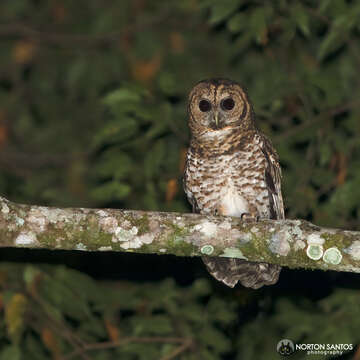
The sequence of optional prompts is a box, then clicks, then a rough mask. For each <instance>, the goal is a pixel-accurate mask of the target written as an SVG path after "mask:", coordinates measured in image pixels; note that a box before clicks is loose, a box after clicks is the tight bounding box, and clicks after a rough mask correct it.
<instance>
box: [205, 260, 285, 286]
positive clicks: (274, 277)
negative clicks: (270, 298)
mask: <svg viewBox="0 0 360 360" xmlns="http://www.w3.org/2000/svg"><path fill="white" fill-rule="evenodd" d="M202 261H203V262H204V264H205V265H206V267H207V269H208V271H209V272H210V274H211V275H212V276H213V277H214V278H215V279H216V280H219V281H222V282H223V283H224V284H225V285H227V286H230V287H234V286H235V285H236V283H237V282H238V281H239V282H240V283H241V285H243V286H246V287H249V288H252V289H259V288H261V287H262V286H264V285H272V284H275V283H276V282H277V281H278V279H279V274H280V270H281V267H280V266H279V265H272V264H267V263H263V262H251V261H246V260H241V259H232V258H222V257H210V256H204V257H202Z"/></svg>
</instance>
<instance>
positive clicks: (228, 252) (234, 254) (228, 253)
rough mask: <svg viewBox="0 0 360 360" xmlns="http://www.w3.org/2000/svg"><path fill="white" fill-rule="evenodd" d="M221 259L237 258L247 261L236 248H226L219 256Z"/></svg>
mask: <svg viewBox="0 0 360 360" xmlns="http://www.w3.org/2000/svg"><path fill="white" fill-rule="evenodd" d="M220 256H221V257H229V258H237V259H245V260H248V258H247V257H246V256H244V254H243V253H242V252H241V250H239V249H237V248H231V247H230V248H226V249H224V252H223V253H222V254H221V255H220Z"/></svg>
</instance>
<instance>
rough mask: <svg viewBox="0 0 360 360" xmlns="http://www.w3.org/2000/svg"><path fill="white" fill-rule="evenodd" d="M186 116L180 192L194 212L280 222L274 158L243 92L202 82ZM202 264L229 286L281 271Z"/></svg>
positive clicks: (213, 261) (234, 263)
mask: <svg viewBox="0 0 360 360" xmlns="http://www.w3.org/2000/svg"><path fill="white" fill-rule="evenodd" d="M188 113H189V128H190V132H191V140H190V146H189V148H188V151H187V156H186V165H185V171H184V190H185V193H186V195H187V198H188V200H189V202H190V203H191V205H192V208H193V212H196V213H201V214H211V215H226V216H235V217H240V218H242V219H243V220H244V221H257V220H259V219H284V205H283V199H282V195H281V169H280V165H279V162H278V155H277V153H276V151H275V149H274V148H273V146H272V144H271V142H270V140H269V139H268V138H267V137H266V136H265V135H264V134H263V133H261V132H260V131H259V130H258V129H257V128H256V126H255V117H254V112H253V107H252V104H251V102H250V100H249V98H248V95H247V93H246V91H245V90H244V89H243V88H242V87H241V86H240V85H239V84H238V83H236V82H234V81H231V80H227V79H210V80H204V81H200V82H199V83H198V84H196V85H195V87H194V88H193V89H192V90H191V92H190V95H189V103H188ZM202 260H203V262H204V263H205V265H206V267H207V269H208V271H209V272H210V274H211V275H212V276H214V277H215V278H216V279H217V280H219V281H222V282H223V283H225V284H226V285H228V286H230V287H234V286H235V285H236V283H237V282H240V283H241V284H242V285H243V286H246V287H250V288H253V289H258V288H260V287H261V286H263V285H270V284H274V283H276V282H277V280H278V278H279V273H280V270H281V267H280V266H278V265H271V264H267V263H263V262H250V261H246V260H242V259H232V258H225V257H209V256H207V257H202Z"/></svg>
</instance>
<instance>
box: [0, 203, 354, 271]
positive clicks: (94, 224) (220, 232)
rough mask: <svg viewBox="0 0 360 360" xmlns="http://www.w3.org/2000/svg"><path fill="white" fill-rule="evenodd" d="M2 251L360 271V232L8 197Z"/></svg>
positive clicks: (2, 214)
mask: <svg viewBox="0 0 360 360" xmlns="http://www.w3.org/2000/svg"><path fill="white" fill-rule="evenodd" d="M0 247H26V248H46V249H67V250H84V251H122V252H137V253H147V254H149V253H153V254H172V255H177V256H201V255H209V256H225V257H234V258H241V259H247V260H251V261H265V262H269V263H273V264H279V265H283V266H288V267H292V268H294V267H296V268H314V269H315V268H317V269H324V270H325V269H332V270H337V271H351V272H360V232H356V231H347V230H340V229H330V228H320V227H318V226H315V225H313V224H311V223H309V222H307V221H304V220H262V221H259V222H243V221H241V219H239V218H231V217H215V216H207V215H198V214H179V213H162V212H145V211H132V210H115V209H101V210H100V209H84V208H77V209H76V208H73V209H72V208H67V209H58V208H51V207H45V206H33V205H20V204H16V203H12V202H10V201H8V200H6V199H5V198H1V197H0Z"/></svg>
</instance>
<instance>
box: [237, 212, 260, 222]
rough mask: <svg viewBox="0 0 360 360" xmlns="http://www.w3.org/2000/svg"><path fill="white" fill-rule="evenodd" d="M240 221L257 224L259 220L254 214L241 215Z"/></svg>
mask: <svg viewBox="0 0 360 360" xmlns="http://www.w3.org/2000/svg"><path fill="white" fill-rule="evenodd" d="M241 220H242V221H246V222H258V221H259V220H260V216H259V215H258V214H254V213H243V214H241Z"/></svg>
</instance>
